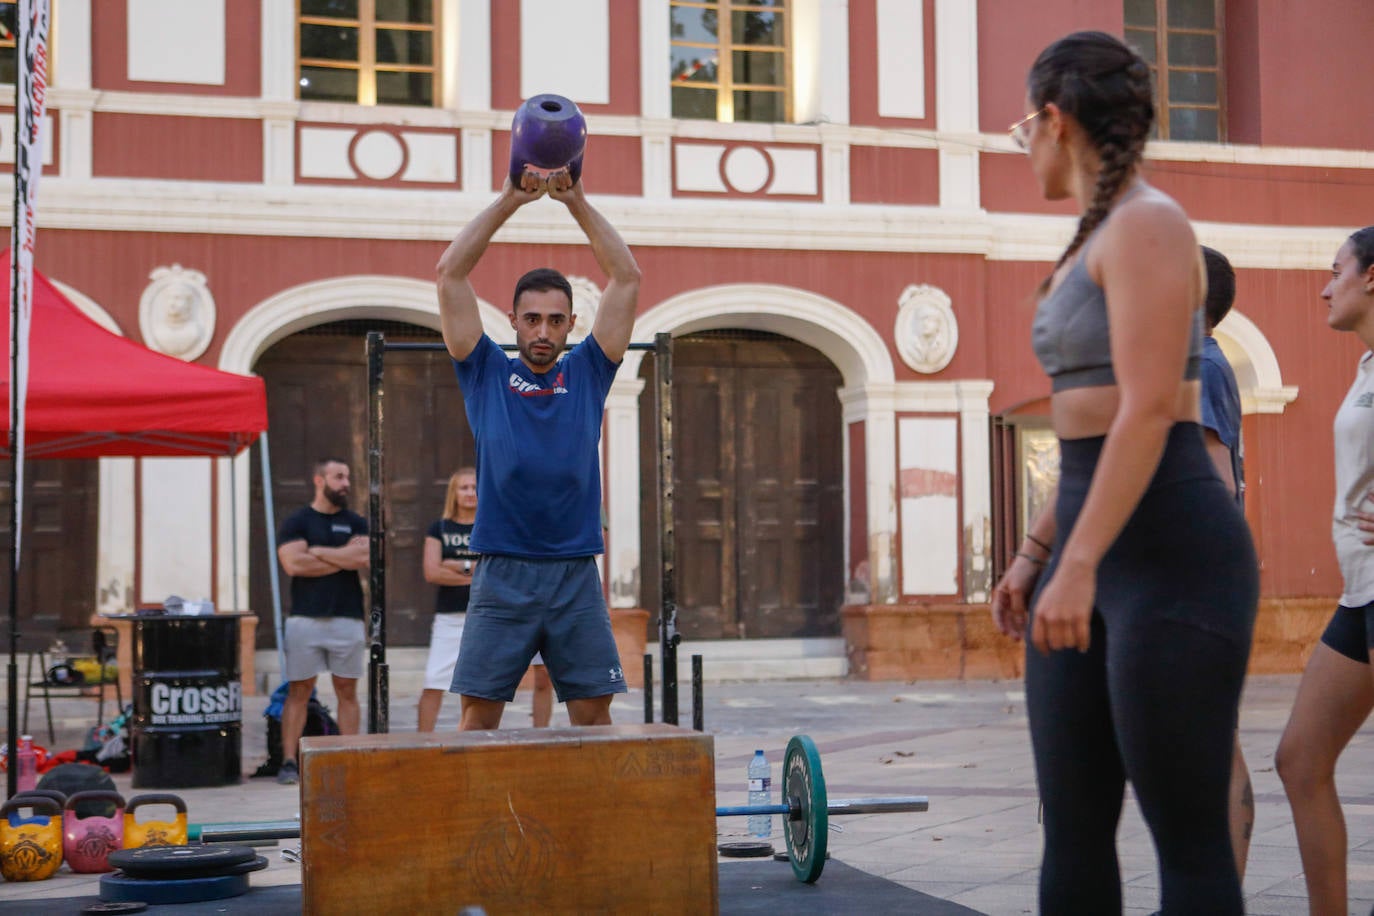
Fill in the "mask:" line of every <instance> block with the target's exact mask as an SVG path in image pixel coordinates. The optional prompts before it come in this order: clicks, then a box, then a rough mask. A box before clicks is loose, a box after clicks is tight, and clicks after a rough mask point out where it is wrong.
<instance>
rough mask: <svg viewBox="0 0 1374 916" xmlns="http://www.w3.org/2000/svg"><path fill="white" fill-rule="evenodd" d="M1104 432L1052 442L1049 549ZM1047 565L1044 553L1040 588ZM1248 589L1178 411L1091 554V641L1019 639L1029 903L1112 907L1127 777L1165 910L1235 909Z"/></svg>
mask: <svg viewBox="0 0 1374 916" xmlns="http://www.w3.org/2000/svg"><path fill="white" fill-rule="evenodd" d="M1102 443H1103V439H1102V438H1094V439H1076V440H1068V441H1061V442H1060V449H1061V451H1060V468H1061V470H1060V475H1061V479H1060V484H1059V501H1058V504H1057V505H1056V507H1055V518H1056V520H1057V523H1058V531H1057V535H1056V541H1055V552H1054V556H1055V557H1058V556H1059V555H1060V552H1061V548H1062V547H1063V544H1064V541H1065V540H1066V539H1067V538H1068V535H1069V533H1070V531H1071V530H1072V529H1073V525H1074V522H1075V521H1076V520H1077V518H1078V513H1079V511H1080V510H1081V509H1082V507H1083V500H1084V498H1085V496H1086V495H1087V490H1088V484H1089V482H1090V481H1091V479H1092V474H1093V470H1094V468H1095V467H1096V466H1097V459H1098V455H1099V454H1100V452H1101V450H1102ZM1054 570H1055V564H1054V562H1053V561H1051V563H1050V565H1049V567H1048V568H1047V569H1046V570H1045V575H1044V576H1042V577H1041V580H1042V581H1041V583H1040V584H1041V587H1043V585H1044V583H1045V582H1047V581H1048V580H1049V579H1050V577H1052V576H1053V575H1054ZM1038 597H1039V593H1038V591H1037V595H1036V598H1038ZM1258 599H1259V573H1258V569H1257V565H1256V560H1255V551H1254V546H1253V544H1252V543H1251V540H1250V532H1249V529H1248V527H1247V526H1246V524H1245V519H1244V517H1243V516H1242V515H1241V513H1240V511H1239V509H1238V508H1237V506H1236V503H1235V501H1234V500H1233V499H1232V497H1231V496H1230V494H1229V493H1227V491H1226V487H1225V485H1224V484H1223V483H1222V482H1221V480H1220V478H1219V477H1217V474H1216V471H1215V470H1214V469H1213V466H1212V463H1211V459H1210V458H1209V457H1208V455H1207V451H1206V447H1205V446H1204V444H1203V439H1202V433H1201V430H1200V429H1199V427H1198V426H1197V425H1196V424H1193V423H1181V424H1177V425H1176V426H1174V428H1173V429H1172V430H1171V431H1170V434H1169V441H1168V444H1167V446H1166V447H1165V451H1164V456H1163V457H1162V458H1161V459H1160V463H1159V467H1158V469H1157V470H1156V472H1155V475H1154V478H1153V479H1152V480H1151V482H1150V486H1149V489H1148V490H1147V491H1146V493H1145V495H1144V496H1143V497H1142V498H1141V501H1140V504H1139V506H1137V507H1136V510H1135V512H1134V513H1133V514H1132V515H1131V517H1130V520H1129V521H1128V522H1127V523H1126V527H1125V528H1124V529H1123V530H1122V532H1121V535H1120V536H1119V537H1118V538H1117V540H1116V542H1115V543H1114V544H1113V545H1112V547H1111V549H1110V550H1109V551H1108V552H1107V554H1106V556H1105V557H1104V558H1103V560H1102V563H1101V565H1100V566H1099V568H1098V576H1097V604H1096V607H1095V608H1094V612H1093V617H1092V647H1091V649H1090V650H1089V651H1088V652H1086V653H1079V652H1077V651H1074V650H1063V651H1059V652H1051V653H1050V655H1049V656H1048V657H1046V656H1043V655H1041V654H1040V652H1039V651H1037V650H1036V649H1035V648H1034V647H1033V646H1029V644H1028V648H1027V653H1026V699H1027V707H1028V713H1029V718H1030V728H1031V743H1032V746H1033V748H1034V751H1035V768H1036V779H1037V782H1038V785H1039V789H1040V798H1041V801H1042V802H1043V803H1044V806H1045V809H1044V811H1045V815H1044V820H1045V822H1044V829H1045V854H1044V862H1043V864H1042V868H1041V873H1040V910H1041V912H1042V913H1044V914H1059V913H1094V914H1098V913H1103V914H1105V913H1119V912H1120V911H1121V876H1120V871H1119V868H1118V864H1117V857H1116V828H1117V821H1118V820H1119V818H1120V816H1121V804H1122V797H1123V793H1124V790H1125V781H1126V780H1127V779H1130V781H1131V784H1132V785H1133V786H1134V788H1135V794H1136V797H1137V799H1138V800H1139V802H1140V807H1141V811H1142V812H1143V814H1144V816H1145V821H1146V823H1147V824H1148V825H1149V828H1150V833H1151V835H1152V836H1153V837H1154V842H1155V848H1156V850H1157V852H1158V855H1159V864H1160V869H1161V872H1162V874H1161V896H1162V912H1163V913H1165V914H1176V913H1199V914H1201V913H1206V914H1210V916H1221V914H1229V913H1241V912H1243V904H1242V899H1241V890H1240V881H1239V878H1238V877H1237V873H1236V863H1235V858H1234V854H1233V852H1232V850H1231V842H1230V836H1229V833H1228V827H1227V787H1228V784H1229V780H1230V773H1231V754H1232V750H1231V749H1232V734H1233V732H1234V730H1235V727H1236V714H1237V709H1238V707H1239V703H1240V691H1241V685H1242V682H1243V681H1244V678H1245V666H1246V662H1247V660H1248V659H1249V655H1250V636H1251V630H1252V629H1253V626H1254V618H1255V609H1256V605H1257V602H1258ZM1033 604H1034V602H1032V605H1033Z"/></svg>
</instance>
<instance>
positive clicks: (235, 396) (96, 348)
mask: <svg viewBox="0 0 1374 916" xmlns="http://www.w3.org/2000/svg"><path fill="white" fill-rule="evenodd" d="M9 265H10V255H9V251H8V250H6V251H4V252H3V253H0V276H5V277H8V276H9V274H10V266H9ZM6 302H8V297H6ZM0 328H3V330H0V342H3V347H4V350H3V351H0V352H5V353H8V352H9V343H10V323H9V321H3V322H0ZM0 376H3V379H2V380H0V404H3V410H0V430H2V431H3V434H0V458H10V457H12V455H11V453H10V447H9V432H10V412H9V405H10V378H9V373H8V372H5V373H0ZM266 429H267V389H266V387H265V386H264V385H263V381H262V379H260V378H257V377H255V376H244V375H235V374H233V373H229V372H221V371H219V370H218V369H212V368H209V367H207V366H198V365H195V364H194V363H187V362H183V361H182V360H179V359H176V358H175V357H171V356H167V355H165V354H162V353H155V352H153V351H152V350H149V349H148V348H147V347H144V346H142V345H140V344H137V343H134V342H133V341H131V340H128V339H126V338H124V337H121V336H119V335H118V334H114V333H112V332H110V331H107V330H105V329H104V328H102V327H101V326H100V325H98V324H96V323H95V322H94V321H92V320H91V319H90V318H87V317H86V315H85V314H83V313H82V312H81V311H80V310H79V309H78V308H77V307H76V306H75V305H73V304H72V303H71V301H70V300H68V299H67V297H66V296H63V295H62V293H61V292H59V291H58V290H57V288H56V287H54V286H53V285H52V283H50V282H49V281H48V279H47V278H46V277H44V276H43V275H42V274H40V273H39V272H38V271H34V274H33V320H32V324H31V325H30V330H29V378H28V396H27V398H26V400H25V414H24V458H25V460H28V459H30V458H34V459H38V458H99V457H105V456H159V457H176V456H202V457H206V456H208V457H216V456H219V457H229V456H232V455H237V454H238V453H239V452H241V451H243V450H244V449H245V448H247V447H248V446H249V445H251V444H252V443H253V440H255V439H256V438H257V437H258V435H259V434H260V433H262V432H264V431H265V430H266ZM233 479H234V478H233V475H230V484H231V486H232V483H233ZM230 517H231V519H232V518H233V517H234V513H231V516H230ZM13 559H14V558H13V555H11V562H13ZM235 566H236V567H237V553H236V554H235ZM234 575H235V580H236V581H237V570H235V573H234ZM236 592H237V589H236ZM13 594H14V593H13V591H11V601H10V605H11V606H10V609H9V620H10V647H9V670H8V685H7V686H8V690H7V693H8V702H9V709H10V710H11V714H10V728H9V731H10V735H9V740H8V752H9V754H10V759H13V756H14V754H15V741H16V740H17V736H16V735H15V734H14V731H15V724H16V723H15V719H14V714H13V710H14V709H15V708H16V704H17V702H18V686H17V679H16V671H17V665H16V661H15V656H16V654H17V639H18V608H17V607H15V606H14V601H13ZM9 787H10V791H11V792H12V791H13V789H14V787H15V783H14V773H10V774H9Z"/></svg>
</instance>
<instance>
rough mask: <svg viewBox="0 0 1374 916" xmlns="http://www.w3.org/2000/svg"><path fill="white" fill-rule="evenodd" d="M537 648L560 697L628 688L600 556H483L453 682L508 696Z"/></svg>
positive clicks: (476, 693)
mask: <svg viewBox="0 0 1374 916" xmlns="http://www.w3.org/2000/svg"><path fill="white" fill-rule="evenodd" d="M536 652H538V653H541V654H542V655H543V656H544V665H545V667H546V668H547V669H548V672H549V679H550V680H551V681H553V687H554V690H555V691H556V692H557V694H558V699H559V701H560V702H566V701H568V700H581V699H587V698H590V697H604V696H609V695H610V694H613V693H625V692H626V691H627V688H626V686H625V675H624V672H623V671H622V670H621V667H620V653H619V652H617V651H616V647H615V635H614V634H613V633H612V632H611V616H610V613H609V612H608V611H607V610H606V598H605V596H604V595H603V594H602V592H601V576H600V575H599V574H598V573H597V571H596V559H595V558H593V557H579V558H577V559H572V560H527V559H523V558H520V557H504V556H484V557H482V559H481V562H479V563H478V564H477V568H476V569H475V570H473V573H472V594H471V595H470V597H469V598H468V619H467V623H466V625H465V626H464V627H463V643H462V648H461V649H460V650H459V652H458V666H457V669H456V670H455V671H454V672H453V686H452V687H451V688H450V689H451V690H452V691H453V692H454V693H460V694H463V695H464V696H470V697H478V698H480V699H484V700H501V701H503V702H506V703H509V702H510V701H511V700H512V699H514V698H515V688H516V686H517V685H518V684H519V683H520V678H521V677H523V676H524V674H525V670H526V669H527V668H528V667H529V665H530V660H531V659H532V658H534V655H535V653H536Z"/></svg>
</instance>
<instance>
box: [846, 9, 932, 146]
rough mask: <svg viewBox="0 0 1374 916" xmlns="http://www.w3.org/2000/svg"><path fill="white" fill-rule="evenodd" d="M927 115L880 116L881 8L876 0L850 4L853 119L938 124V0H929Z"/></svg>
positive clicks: (866, 123)
mask: <svg viewBox="0 0 1374 916" xmlns="http://www.w3.org/2000/svg"><path fill="white" fill-rule="evenodd" d="M922 35H923V38H924V42H923V43H924V45H925V83H926V85H925V96H926V107H925V111H926V116H925V117H924V118H920V119H914V118H883V117H879V116H878V10H877V6H876V5H875V4H873V3H851V4H850V5H849V123H851V124H859V125H864V126H881V127H893V128H900V127H925V128H931V127H934V126H935V0H925V29H924V31H923V33H922Z"/></svg>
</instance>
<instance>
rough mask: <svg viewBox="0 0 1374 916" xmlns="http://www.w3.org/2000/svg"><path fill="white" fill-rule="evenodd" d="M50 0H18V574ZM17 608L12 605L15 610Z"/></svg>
mask: <svg viewBox="0 0 1374 916" xmlns="http://www.w3.org/2000/svg"><path fill="white" fill-rule="evenodd" d="M50 23H51V8H50V5H49V0H19V18H18V20H17V21H16V25H17V26H18V30H17V34H16V35H15V46H16V50H17V58H18V59H17V61H16V71H17V79H18V85H17V86H16V87H15V113H14V126H15V130H14V220H13V222H12V224H11V229H10V271H11V278H10V459H11V460H12V461H13V462H14V471H13V475H12V477H13V479H12V481H11V486H12V487H13V489H12V490H11V491H10V492H11V498H12V499H13V503H14V505H13V508H12V518H13V520H14V540H13V547H12V549H11V554H12V556H11V559H12V561H13V570H14V575H15V577H16V578H17V577H18V575H19V555H20V549H19V543H20V534H21V532H22V530H23V522H22V520H23V518H24V513H23V505H24V502H23V494H24V404H25V401H26V400H27V398H28V389H29V326H30V324H31V323H32V320H33V249H34V241H35V238H34V237H35V234H36V231H37V225H36V223H35V220H34V207H35V205H36V204H37V201H38V177H39V175H40V174H41V173H42V171H43V137H42V136H41V132H42V127H43V108H44V102H45V101H46V98H47V93H48V26H49V25H50ZM13 611H14V609H11V612H13Z"/></svg>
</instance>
